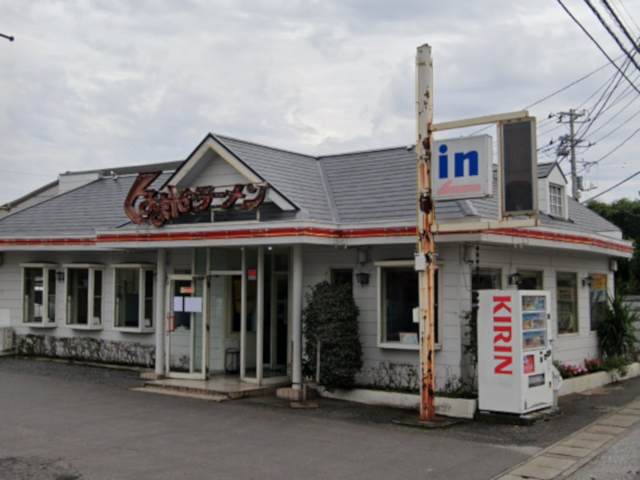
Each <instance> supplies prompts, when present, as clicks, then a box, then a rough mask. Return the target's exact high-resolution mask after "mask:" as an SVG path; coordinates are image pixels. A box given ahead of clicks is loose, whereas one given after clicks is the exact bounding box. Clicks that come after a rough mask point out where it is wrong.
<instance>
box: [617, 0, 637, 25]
mask: <svg viewBox="0 0 640 480" xmlns="http://www.w3.org/2000/svg"><path fill="white" fill-rule="evenodd" d="M618 3H619V4H620V6H621V7H622V8H623V9H624V11H625V12H627V16H628V17H629V18H630V19H631V21H632V22H633V24H634V25H635V26H636V28H637V29H638V31H640V26H638V24H637V23H636V21H635V20H634V18H633V16H632V15H631V13H629V10H627V7H626V6H625V5H624V3H622V0H618Z"/></svg>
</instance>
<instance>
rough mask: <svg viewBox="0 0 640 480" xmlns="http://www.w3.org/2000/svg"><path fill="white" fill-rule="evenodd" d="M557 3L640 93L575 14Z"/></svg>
mask: <svg viewBox="0 0 640 480" xmlns="http://www.w3.org/2000/svg"><path fill="white" fill-rule="evenodd" d="M557 2H558V3H559V4H560V6H561V7H562V8H563V9H564V11H565V12H567V14H568V15H569V16H570V17H571V19H572V20H573V21H574V22H575V23H576V24H577V25H578V26H579V27H580V28H581V29H582V31H583V32H584V33H585V34H586V35H587V37H589V38H590V39H591V41H592V42H593V43H594V44H595V45H596V47H598V50H600V51H601V52H602V54H603V55H604V56H605V57H607V60H609V63H611V64H612V65H613V66H614V67H616V69H617V70H618V71H619V72H620V74H621V75H622V76H623V77H624V78H625V79H626V80H627V82H629V83H630V84H631V85H632V86H633V88H634V89H635V91H636V92H638V93H640V89H638V87H636V86H635V84H634V83H633V82H631V80H629V77H627V76H626V75H625V74H624V73H623V72H622V70H620V67H618V65H616V63H615V62H614V61H613V60H612V59H611V57H610V56H609V54H607V52H605V51H604V49H603V48H602V47H601V46H600V44H599V43H598V41H597V40H596V39H595V38H593V37H592V36H591V34H590V33H589V32H588V31H587V29H586V28H584V26H583V25H582V24H581V23H580V21H579V20H578V19H577V18H576V17H574V16H573V14H572V13H571V12H570V11H569V9H568V8H567V7H566V6H565V5H564V3H562V0H557Z"/></svg>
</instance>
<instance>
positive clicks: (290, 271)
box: [0, 134, 633, 388]
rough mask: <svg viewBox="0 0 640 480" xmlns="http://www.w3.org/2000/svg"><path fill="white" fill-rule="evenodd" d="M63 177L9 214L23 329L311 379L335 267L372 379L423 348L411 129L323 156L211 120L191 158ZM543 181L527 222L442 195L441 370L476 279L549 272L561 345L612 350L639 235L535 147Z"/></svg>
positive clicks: (7, 254)
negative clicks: (316, 307) (307, 311)
mask: <svg viewBox="0 0 640 480" xmlns="http://www.w3.org/2000/svg"><path fill="white" fill-rule="evenodd" d="M54 187H55V190H54V191H52V190H51V189H48V190H47V189H45V190H43V191H42V192H39V191H37V192H34V193H33V194H32V195H26V196H25V198H28V201H29V205H28V206H25V207H24V208H16V211H15V213H13V212H11V211H10V210H9V211H8V213H7V215H6V216H5V217H4V218H2V219H0V255H1V257H0V258H1V262H0V263H1V265H0V318H2V316H1V315H4V316H5V317H6V318H8V319H9V322H10V325H11V326H12V327H13V328H14V329H15V331H16V333H17V334H18V335H20V336H25V335H27V334H35V335H45V336H53V337H64V338H73V337H88V338H93V339H96V340H107V341H112V342H129V343H135V344H141V345H153V346H155V348H154V352H155V353H154V366H155V371H156V373H157V374H158V375H164V376H167V377H176V378H186V379H192V380H194V381H201V380H204V379H206V378H208V377H211V376H213V375H216V374H218V373H223V372H225V371H226V372H237V376H238V379H239V380H240V381H241V382H246V383H250V384H257V385H275V384H278V385H281V384H291V383H293V385H294V388H299V386H300V382H301V380H302V373H301V352H302V333H301V331H302V310H303V306H304V301H305V293H306V292H308V290H309V287H311V286H313V285H315V284H316V283H318V282H321V281H323V280H327V281H329V282H339V283H348V284H350V285H352V289H353V295H354V298H355V301H356V304H357V305H358V307H359V309H360V317H359V325H360V339H361V342H362V345H363V352H364V367H363V369H362V371H361V372H360V374H359V376H358V382H359V383H362V384H367V383H369V382H370V381H371V374H372V371H373V369H376V368H378V367H379V365H380V364H381V363H384V362H387V363H408V364H415V365H418V364H419V358H420V357H419V348H420V347H419V344H418V338H419V335H418V333H419V332H418V329H419V324H418V323H414V316H413V309H414V308H415V307H416V306H417V305H418V293H419V292H418V276H417V273H416V272H415V271H414V252H415V251H416V181H415V151H414V148H413V147H408V148H407V147H400V148H387V149H378V150H371V151H362V152H353V153H345V154H340V155H327V156H321V157H314V156H310V155H303V154H299V153H293V152H289V151H285V150H282V149H278V148H272V147H268V146H264V145H257V144H255V143H251V142H247V141H242V140H237V139H234V138H230V137H226V136H222V135H215V134H209V135H207V136H206V137H205V138H204V140H203V141H202V142H201V143H200V144H199V145H198V146H197V147H196V148H195V150H194V151H193V152H192V153H191V154H190V155H189V156H188V157H187V158H186V160H184V161H181V162H169V163H164V164H155V165H147V166H145V165H142V166H132V167H127V168H119V169H107V170H103V171H84V172H71V173H65V174H62V175H60V177H59V179H58V181H57V182H56V183H55V185H54ZM52 188H53V187H52ZM496 188H497V187H496V182H495V181H494V191H495V189H496ZM25 193H26V192H25ZM40 195H42V198H40ZM538 199H539V209H540V213H539V214H538V215H536V216H534V217H533V218H534V219H536V220H537V222H536V226H530V227H518V226H517V225H518V223H517V221H515V222H514V221H512V222H509V221H504V222H502V223H500V224H498V222H497V221H498V201H497V198H496V196H495V195H494V197H492V198H487V199H481V200H462V201H449V202H438V203H437V204H436V221H437V227H436V228H437V233H436V236H435V238H436V245H437V257H436V262H437V274H436V306H435V309H436V315H435V316H436V322H437V323H436V329H435V332H436V339H435V341H436V356H435V364H436V374H437V386H441V385H443V384H444V381H445V379H446V378H447V377H449V378H452V377H456V376H457V377H461V376H464V375H466V374H467V373H468V370H469V369H468V367H469V359H468V358H467V357H466V355H465V354H464V348H463V345H464V344H465V343H467V342H468V337H467V335H466V332H467V330H468V328H467V326H466V322H467V320H465V318H468V315H467V313H468V312H471V311H472V310H473V309H474V308H475V305H474V302H475V299H476V296H475V295H474V293H475V292H477V291H478V290H480V289H487V288H507V287H511V288H523V289H540V290H548V291H550V292H551V300H552V320H551V321H552V325H553V337H554V340H555V341H554V356H555V358H556V359H558V360H560V361H562V362H566V363H581V362H582V361H583V360H584V359H585V358H589V357H595V356H597V355H598V348H597V335H596V331H595V330H596V326H597V321H598V316H599V314H600V312H601V309H602V306H603V304H604V302H606V297H607V294H611V293H613V289H614V284H613V280H614V277H613V272H614V271H615V269H616V265H617V264H616V260H617V259H620V258H623V259H624V258H630V257H631V255H632V252H633V249H632V245H631V244H630V242H627V241H624V240H622V235H621V232H620V230H619V229H618V228H617V227H616V226H614V225H612V224H611V223H609V222H608V221H607V220H605V219H603V218H601V217H600V216H598V215H597V214H595V213H594V212H592V211H591V210H589V209H588V208H587V207H585V206H583V205H581V204H580V203H578V202H577V201H575V200H574V199H573V198H571V197H569V196H568V195H567V181H566V179H565V177H564V175H563V174H562V172H561V170H560V168H559V167H558V166H557V164H555V163H549V164H539V165H538ZM11 205H12V207H14V208H15V207H16V204H15V202H14V203H13V204H11ZM5 210H7V209H5ZM479 328H484V325H483V319H480V320H479Z"/></svg>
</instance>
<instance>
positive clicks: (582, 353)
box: [461, 246, 614, 364]
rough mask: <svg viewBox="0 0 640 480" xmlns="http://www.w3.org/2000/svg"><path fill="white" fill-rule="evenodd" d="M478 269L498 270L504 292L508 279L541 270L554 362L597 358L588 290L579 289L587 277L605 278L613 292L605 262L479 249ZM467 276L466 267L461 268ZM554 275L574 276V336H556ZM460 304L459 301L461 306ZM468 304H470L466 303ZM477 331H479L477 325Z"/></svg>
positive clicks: (594, 258)
mask: <svg viewBox="0 0 640 480" xmlns="http://www.w3.org/2000/svg"><path fill="white" fill-rule="evenodd" d="M480 267H481V268H501V269H502V285H503V288H508V280H509V278H508V277H509V275H510V274H511V273H516V272H517V271H518V269H520V270H538V271H539V270H542V271H543V272H544V274H543V289H544V290H548V291H549V292H551V325H552V332H553V339H554V359H556V360H559V361H560V362H563V363H570V364H582V363H583V362H584V359H585V358H594V357H597V356H598V339H597V336H596V333H595V332H591V315H590V310H589V288H588V287H583V286H582V279H583V278H585V277H587V276H588V275H589V274H590V273H605V274H607V276H608V278H607V286H608V288H609V292H610V294H613V292H614V278H613V273H612V272H610V271H609V259H608V258H607V257H599V256H594V255H585V254H579V253H578V252H562V253H554V252H553V251H551V250H542V249H538V250H534V249H531V250H529V251H526V250H521V249H515V248H508V247H506V248H505V247H491V246H483V247H481V249H480ZM465 269H466V271H467V272H469V273H468V274H467V275H469V278H471V277H470V275H471V272H470V267H468V266H467V267H465ZM556 272H566V273H576V274H577V282H578V286H577V292H578V333H572V334H564V335H560V336H558V323H557V317H556V312H557V303H556ZM462 301H464V300H463V299H461V302H462ZM468 304H470V303H468ZM478 328H481V325H480V324H479V326H478Z"/></svg>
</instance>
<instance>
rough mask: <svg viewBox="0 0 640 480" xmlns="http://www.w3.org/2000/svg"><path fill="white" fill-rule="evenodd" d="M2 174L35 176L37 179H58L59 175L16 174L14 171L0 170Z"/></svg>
mask: <svg viewBox="0 0 640 480" xmlns="http://www.w3.org/2000/svg"><path fill="white" fill-rule="evenodd" d="M0 173H12V174H15V175H30V176H35V177H49V178H57V175H46V174H44V173H27V172H14V171H13V170H0Z"/></svg>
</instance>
